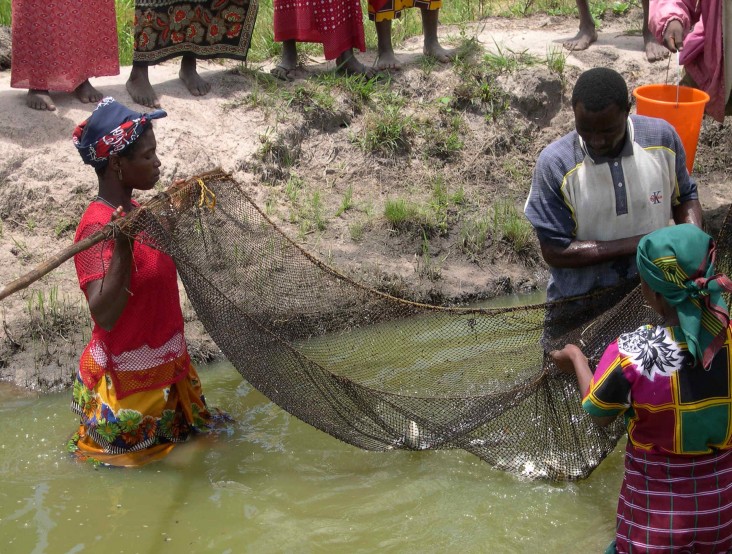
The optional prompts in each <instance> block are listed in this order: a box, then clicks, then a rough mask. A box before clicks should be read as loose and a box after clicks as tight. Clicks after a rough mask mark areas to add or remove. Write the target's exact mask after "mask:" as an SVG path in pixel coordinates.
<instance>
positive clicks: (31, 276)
mask: <svg viewBox="0 0 732 554" xmlns="http://www.w3.org/2000/svg"><path fill="white" fill-rule="evenodd" d="M221 175H227V174H226V173H224V172H223V171H221V169H214V170H213V171H209V172H206V173H202V174H201V175H198V176H195V177H191V178H189V179H187V180H180V181H176V182H174V183H173V184H172V185H171V186H170V187H168V189H167V190H166V191H165V192H161V193H159V194H158V195H156V196H155V197H153V198H151V199H150V200H148V201H147V202H145V203H143V204H141V205H140V207H139V208H137V209H134V210H132V211H130V212H129V213H128V214H127V215H125V216H124V217H120V218H119V219H116V220H115V222H114V223H109V224H107V225H105V226H104V227H102V229H100V230H99V231H97V232H96V233H94V234H93V235H90V236H88V237H87V238H85V239H84V240H80V241H79V242H77V243H74V244H72V245H71V246H69V247H67V248H64V249H63V250H62V251H61V252H59V253H58V254H56V255H55V256H52V257H51V258H49V259H48V260H46V261H44V262H43V263H41V264H39V265H38V266H36V268H35V269H33V270H31V271H29V272H28V273H26V274H25V275H23V276H21V277H18V278H17V279H16V280H15V281H11V282H10V283H8V284H7V285H5V286H4V287H3V288H1V289H0V300H2V299H3V298H6V297H7V296H10V295H11V294H13V293H14V292H18V291H19V290H22V289H24V288H26V287H27V286H28V285H30V284H31V283H33V282H35V281H37V280H38V279H40V278H41V277H43V276H44V275H46V273H49V272H51V271H53V270H54V269H56V268H57V267H58V266H60V265H61V264H62V263H64V262H65V261H66V260H68V259H69V258H73V257H74V255H75V254H78V253H79V252H81V251H82V250H86V249H87V248H91V247H92V246H94V245H95V244H97V243H98V242H101V241H103V240H106V239H110V238H112V237H113V236H114V234H115V227H116V228H117V231H118V232H121V233H123V234H127V233H128V232H130V231H131V232H132V234H134V233H135V232H136V231H135V230H134V229H135V228H136V220H137V218H139V217H140V215H141V214H142V213H143V208H148V209H154V208H156V207H157V208H160V207H164V208H166V210H172V211H173V212H177V213H182V212H183V211H185V210H187V209H188V208H190V207H192V206H193V205H194V204H195V203H198V205H199V206H204V205H207V206H208V207H209V209H213V208H214V206H215V205H216V196H215V195H214V194H213V193H211V191H210V190H209V189H208V188H207V187H206V184H205V181H206V180H208V179H209V178H215V177H218V176H221ZM196 196H200V198H198V202H196ZM169 215H171V214H166V217H167V216H169ZM138 230H139V228H138Z"/></svg>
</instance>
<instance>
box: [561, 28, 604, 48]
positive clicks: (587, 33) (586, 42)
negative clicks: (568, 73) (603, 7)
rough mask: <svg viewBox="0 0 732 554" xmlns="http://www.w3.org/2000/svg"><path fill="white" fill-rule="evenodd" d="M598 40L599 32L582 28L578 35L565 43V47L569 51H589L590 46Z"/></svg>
mask: <svg viewBox="0 0 732 554" xmlns="http://www.w3.org/2000/svg"><path fill="white" fill-rule="evenodd" d="M596 40H597V31H596V30H595V29H594V27H593V28H592V29H583V28H582V27H580V30H579V32H578V33H577V35H576V36H575V37H574V38H573V39H570V40H567V41H565V42H564V47H565V48H566V49H567V50H572V51H575V50H587V49H588V48H589V47H590V44H592V43H593V42H595V41H596Z"/></svg>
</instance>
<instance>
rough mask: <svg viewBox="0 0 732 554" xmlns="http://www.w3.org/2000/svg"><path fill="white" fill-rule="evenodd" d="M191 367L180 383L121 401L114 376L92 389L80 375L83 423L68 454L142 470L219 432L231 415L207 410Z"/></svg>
mask: <svg viewBox="0 0 732 554" xmlns="http://www.w3.org/2000/svg"><path fill="white" fill-rule="evenodd" d="M186 359H187V355H186ZM188 365H189V371H188V374H187V375H186V377H184V378H183V379H181V380H180V381H178V382H177V383H173V384H172V385H170V386H169V387H165V388H163V389H154V390H148V391H142V392H136V393H134V394H130V395H128V396H125V397H124V398H121V399H120V398H118V397H117V394H116V393H115V391H114V385H113V384H112V379H110V378H109V376H106V375H105V376H104V377H102V378H101V379H99V381H98V383H97V385H96V386H95V387H94V389H93V390H91V389H89V388H87V387H86V386H85V385H84V383H83V381H82V380H81V378H80V377H79V375H78V374H77V376H76V379H75V380H74V390H73V399H72V402H71V410H72V411H73V412H74V413H75V414H77V415H78V416H79V417H80V424H79V430H78V432H77V433H75V434H74V436H73V437H72V438H71V440H70V441H69V445H68V447H69V451H71V452H73V453H75V454H76V455H77V457H78V458H80V459H81V460H84V461H91V462H93V463H102V464H106V465H112V466H141V465H144V464H146V463H148V462H152V461H155V460H159V459H161V458H163V457H164V456H165V455H167V454H168V453H169V452H170V451H171V450H172V449H173V447H174V446H175V445H176V443H180V442H184V441H185V440H186V439H188V438H189V437H190V436H191V435H192V434H194V433H201V432H204V433H205V432H208V431H211V430H213V429H215V428H220V426H221V423H225V422H226V421H229V418H228V416H227V415H226V414H225V413H223V412H221V411H219V410H216V409H210V408H208V407H207V406H206V400H205V398H204V396H203V391H202V389H201V382H200V381H199V379H198V374H197V373H196V369H195V368H194V367H193V365H191V364H190V363H189V364H188Z"/></svg>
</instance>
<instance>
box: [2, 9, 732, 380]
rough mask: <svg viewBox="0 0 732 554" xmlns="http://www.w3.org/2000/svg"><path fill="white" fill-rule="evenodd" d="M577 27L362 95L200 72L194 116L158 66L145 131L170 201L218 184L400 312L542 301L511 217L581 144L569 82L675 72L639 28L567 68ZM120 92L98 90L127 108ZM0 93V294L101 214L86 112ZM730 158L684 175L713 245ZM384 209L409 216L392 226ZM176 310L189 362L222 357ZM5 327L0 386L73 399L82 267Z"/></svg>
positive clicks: (53, 280)
mask: <svg viewBox="0 0 732 554" xmlns="http://www.w3.org/2000/svg"><path fill="white" fill-rule="evenodd" d="M576 27H577V22H576V20H574V19H573V18H556V17H547V16H543V17H531V18H525V19H498V18H495V19H487V20H484V21H482V22H480V23H479V24H476V25H473V26H471V27H470V28H468V29H466V30H465V31H464V32H462V33H461V32H460V31H459V30H458V29H451V28H446V27H445V28H442V35H443V41H444V42H445V43H452V44H453V45H455V46H458V47H459V48H460V50H461V54H462V55H461V58H460V60H459V61H458V63H456V64H455V65H454V66H443V65H440V64H435V63H433V62H431V61H430V60H426V59H424V58H423V57H422V56H421V54H420V52H421V43H420V40H419V39H413V40H410V41H409V42H408V43H407V44H406V45H404V47H403V48H402V50H401V51H400V54H401V57H402V58H403V60H404V61H405V62H406V67H405V68H404V69H403V70H402V71H401V72H399V73H397V74H395V75H394V76H393V77H392V78H391V80H390V81H385V82H382V83H380V84H378V85H373V86H371V85H366V84H364V83H357V82H354V81H352V80H344V79H334V78H331V77H330V73H329V72H330V69H332V67H329V65H328V64H326V63H318V62H317V61H315V62H312V63H310V65H309V69H310V70H311V71H312V73H313V74H314V78H311V79H309V80H307V81H305V82H295V83H286V84H285V83H280V82H274V81H272V80H271V79H269V78H268V69H269V68H270V67H271V65H264V66H262V67H256V68H251V67H250V68H244V67H242V66H237V65H234V64H227V65H221V64H215V63H203V64H201V67H202V69H203V72H202V73H203V75H204V77H205V78H206V79H208V80H209V81H211V83H212V85H213V90H212V92H211V93H210V94H209V95H207V96H206V97H203V98H198V99H196V98H192V97H191V96H189V95H188V94H187V92H186V91H185V89H184V87H183V86H182V85H181V83H180V82H179V80H178V79H177V70H178V67H177V65H176V64H175V63H168V64H163V65H161V66H157V67H155V68H153V69H152V70H151V79H152V80H153V83H154V84H155V86H156V88H157V90H158V91H159V92H160V93H161V94H162V102H163V105H164V107H165V108H166V109H167V110H168V113H169V117H167V118H166V119H163V120H160V121H159V122H156V136H157V139H158V145H159V155H160V157H161V159H162V161H163V166H164V167H163V178H162V181H161V182H162V183H163V184H168V183H170V182H171V181H172V180H173V179H175V178H177V177H182V176H190V175H193V174H195V173H198V172H202V171H206V170H209V169H212V168H214V167H217V166H220V167H223V169H225V170H226V171H229V172H231V173H232V174H233V175H234V176H235V178H236V179H237V180H238V181H239V182H241V183H242V184H243V186H244V187H245V189H246V190H247V191H248V192H249V193H250V194H251V195H252V196H253V198H255V200H256V202H257V203H258V205H260V206H261V207H262V208H263V209H264V210H265V211H266V212H267V213H268V214H269V215H270V216H271V217H273V218H274V219H275V220H276V221H278V222H279V224H280V225H281V226H282V227H283V229H284V230H285V231H286V232H287V233H288V234H289V235H290V236H292V237H294V238H295V239H296V240H298V241H299V242H301V243H302V244H304V245H305V247H306V248H307V249H308V250H309V251H311V252H313V253H314V254H315V255H317V256H318V257H320V258H321V259H323V260H324V261H326V263H329V264H331V265H334V266H336V267H338V268H339V269H340V270H341V271H343V272H346V273H348V274H350V275H353V276H355V277H357V278H358V279H359V280H362V281H365V282H366V283H368V284H370V285H372V286H375V287H378V288H380V289H381V290H385V291H387V292H390V293H392V294H395V295H398V296H402V297H407V298H412V299H418V300H421V301H427V302H435V303H456V302H466V301H469V300H474V299H478V298H487V297H491V296H495V295H499V294H504V293H507V292H512V291H521V290H531V289H535V288H537V287H542V286H543V285H544V282H545V279H546V268H545V266H544V264H543V262H542V261H541V259H540V257H539V255H538V249H537V245H536V243H535V239H534V238H533V235H531V234H529V235H528V237H527V236H526V234H525V226H522V225H521V223H520V222H517V221H516V220H515V216H516V214H519V215H520V213H521V208H522V205H523V201H524V199H525V197H526V194H527V192H528V189H529V184H530V176H531V171H532V169H533V164H534V160H535V159H536V156H537V154H538V153H539V151H540V150H541V149H542V148H543V147H544V146H546V145H547V144H548V143H549V142H551V141H552V140H554V139H555V138H558V137H559V136H561V135H562V134H564V133H566V132H568V131H569V130H570V129H571V128H572V126H573V119H572V113H571V110H570V109H569V107H568V102H567V93H568V91H570V90H571V86H572V83H573V82H574V80H575V78H576V76H577V75H578V74H579V73H580V72H581V71H582V70H584V69H587V68H589V67H593V66H609V67H612V68H614V69H616V70H618V71H620V72H621V73H622V74H623V75H625V77H626V78H627V80H628V82H629V85H630V86H631V87H635V86H637V85H640V84H647V83H653V82H664V81H665V80H666V79H667V73H668V72H669V67H668V64H667V63H666V62H662V63H656V64H650V63H648V62H647V61H646V60H645V57H644V54H643V51H642V38H641V37H640V35H639V33H638V29H640V12H638V11H635V12H633V13H631V14H630V15H628V16H625V17H622V18H619V19H614V20H610V21H605V22H604V24H603V29H602V30H601V34H600V39H599V41H598V42H597V44H595V45H593V47H592V48H590V49H589V50H588V51H585V52H576V53H572V54H569V55H567V53H566V52H562V50H561V42H562V41H563V40H566V39H567V38H569V37H571V36H573V35H574V33H575V31H576ZM486 53H489V54H490V55H489V56H488V57H486V56H485V54H486ZM565 56H566V59H565ZM364 60H365V61H366V62H367V63H371V62H373V52H368V53H366V54H365V55H364ZM127 73H128V69H127V68H123V70H122V74H121V75H120V76H117V77H111V78H103V79H97V80H96V81H95V85H96V86H98V88H100V90H102V91H103V92H104V93H105V94H107V95H110V96H114V97H115V98H117V99H118V100H120V101H122V102H124V103H127V104H129V105H132V102H131V100H130V98H129V95H128V94H127V92H126V91H125V88H124V82H125V79H126V76H127ZM671 73H672V74H673V69H672V70H671ZM318 75H320V76H319V77H318ZM9 81H10V74H9V72H2V73H0V141H1V142H2V150H3V156H2V159H1V160H0V190H2V194H1V195H0V283H5V282H8V281H10V280H12V279H13V278H15V277H17V276H18V275H21V274H23V273H25V272H27V271H28V270H29V269H31V268H32V267H34V266H35V265H36V264H37V263H39V262H40V261H42V260H43V259H45V258H46V257H48V256H49V255H51V254H53V253H55V252H57V251H58V250H60V249H62V248H64V247H65V246H67V245H68V244H69V243H70V242H71V241H72V238H73V232H74V229H75V227H76V223H77V222H78V220H79V217H80V215H81V213H82V212H83V210H84V208H85V207H86V205H87V204H88V202H89V201H90V200H91V199H92V198H93V197H94V195H95V194H96V180H95V176H94V173H93V171H92V170H91V169H90V168H88V167H85V166H83V165H82V163H81V161H80V159H79V156H78V154H77V153H76V151H75V150H74V148H73V147H72V145H71V141H70V135H71V131H72V129H73V127H74V126H75V124H76V123H78V122H79V121H81V120H83V119H84V118H85V117H86V116H87V115H88V113H89V112H90V111H91V107H90V106H84V105H81V104H79V103H76V102H74V101H73V100H72V99H71V98H70V97H67V96H58V97H57V98H56V100H57V106H58V111H57V112H55V113H41V112H35V111H32V110H28V109H26V108H25V106H24V95H23V92H22V91H17V90H13V89H10V88H9ZM731 146H732V138H731V136H730V132H729V129H728V128H727V127H722V126H720V125H718V124H716V123H714V122H711V121H706V122H705V125H704V129H703V132H702V137H701V141H700V147H699V151H698V154H697V166H696V172H695V173H696V177H697V179H698V181H699V183H700V191H701V200H702V205H703V207H704V209H705V216H706V218H707V221H708V223H709V224H710V226H711V228H712V229H714V228H715V227H718V226H719V224H720V218H721V216H722V215H723V211H724V210H725V207H724V206H725V205H726V204H727V203H728V202H729V188H728V185H727V182H728V173H729V169H728V168H730V167H732V164H731V163H730V162H731V161H732V160H730V157H731V156H732V148H731ZM395 206H396V207H397V208H403V213H402V214H401V216H398V214H397V215H395V214H394V213H389V214H387V213H386V211H388V210H389V209H394V208H395ZM519 219H520V218H519ZM184 307H185V315H186V320H187V325H188V327H187V336H188V339H189V342H190V346H191V351H192V353H193V354H194V356H196V357H197V358H199V359H210V358H212V357H215V356H217V355H218V351H217V349H216V346H215V345H214V344H213V343H212V342H211V341H210V339H208V337H207V335H206V333H205V330H203V329H202V327H201V326H200V324H199V323H198V322H197V320H196V317H195V313H194V312H193V311H192V310H191V309H190V306H189V305H188V304H187V302H186V301H185V300H184ZM0 318H1V320H2V330H0V379H3V380H10V381H13V382H15V383H16V384H19V385H21V386H24V387H30V388H36V389H43V390H55V389H59V388H63V387H65V386H67V385H68V383H69V380H70V376H71V375H72V373H73V371H74V369H75V364H76V360H77V357H78V355H79V352H80V351H81V349H82V348H83V345H84V344H85V342H86V340H88V337H89V334H90V326H89V318H88V315H87V310H86V307H85V305H84V302H83V297H82V295H81V293H80V291H79V290H78V287H77V284H76V277H75V273H74V267H73V264H72V263H67V264H65V265H63V266H62V267H61V268H59V269H57V270H56V271H54V272H53V273H51V274H49V275H47V276H46V277H44V278H43V279H42V280H41V281H39V282H37V283H35V284H34V285H33V286H31V287H30V288H29V289H27V290H25V291H24V292H22V293H19V294H16V295H14V296H12V297H10V298H8V299H6V300H5V301H3V302H2V303H0Z"/></svg>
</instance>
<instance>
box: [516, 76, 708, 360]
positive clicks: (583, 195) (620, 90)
mask: <svg viewBox="0 0 732 554" xmlns="http://www.w3.org/2000/svg"><path fill="white" fill-rule="evenodd" d="M572 108H573V110H574V116H575V130H574V131H572V132H570V133H568V134H567V135H565V136H563V137H562V138H560V139H558V140H557V141H555V142H553V143H552V144H550V145H549V146H547V147H546V148H545V149H544V150H543V151H542V152H541V154H540V155H539V159H538V160H537V164H536V168H535V170H534V175H533V178H532V182H531V191H530V192H529V197H528V199H527V200H526V206H525V208H524V212H525V214H526V217H527V218H528V219H529V221H530V222H531V224H532V225H533V226H534V229H535V230H536V233H537V236H538V238H539V244H540V246H541V253H542V256H543V258H544V261H546V263H547V264H548V265H549V270H550V278H549V283H548V285H547V301H549V302H553V301H557V300H562V299H566V298H571V297H575V296H582V295H586V294H588V293H593V292H595V291H597V290H599V289H605V288H609V287H617V286H619V285H626V286H627V287H632V286H635V285H636V284H637V283H638V270H637V267H636V265H635V252H636V247H637V246H638V242H639V240H640V239H641V237H643V236H644V235H646V234H648V233H650V232H651V231H654V230H656V229H659V228H661V227H665V226H666V225H668V224H669V223H670V221H671V220H673V221H674V222H676V223H693V224H695V225H697V226H701V222H702V213H701V205H700V204H699V200H698V196H697V188H696V183H695V182H694V180H693V179H692V178H691V177H690V176H689V173H688V172H687V170H686V154H685V152H684V147H683V146H682V144H681V140H680V139H679V136H678V135H677V134H676V131H675V130H674V129H673V127H671V125H670V124H668V123H667V122H666V121H664V120H662V119H656V118H649V117H644V116H639V115H629V114H630V101H629V97H628V87H627V85H626V83H625V80H624V79H623V77H622V76H621V75H620V74H618V73H617V72H615V71H613V70H612V69H608V68H602V67H599V68H594V69H590V70H588V71H585V72H584V73H582V75H580V77H579V79H578V80H577V83H576V84H575V87H574V90H573V91H572ZM591 307H592V301H590V300H584V301H581V302H580V301H578V302H576V303H566V304H562V305H561V306H559V305H557V306H556V307H555V308H554V309H549V310H548V313H547V320H546V322H545V328H546V330H545V346H546V347H552V346H553V345H552V344H551V339H552V338H553V337H558V336H559V335H561V334H564V333H565V332H567V331H568V330H569V329H570V328H577V327H579V326H581V325H582V324H583V323H585V322H586V321H588V320H589V319H591V318H592V317H594V316H596V315H597V310H593V309H590V308H591ZM573 308H574V309H573ZM568 325H569V326H568ZM559 346H562V345H559Z"/></svg>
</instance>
